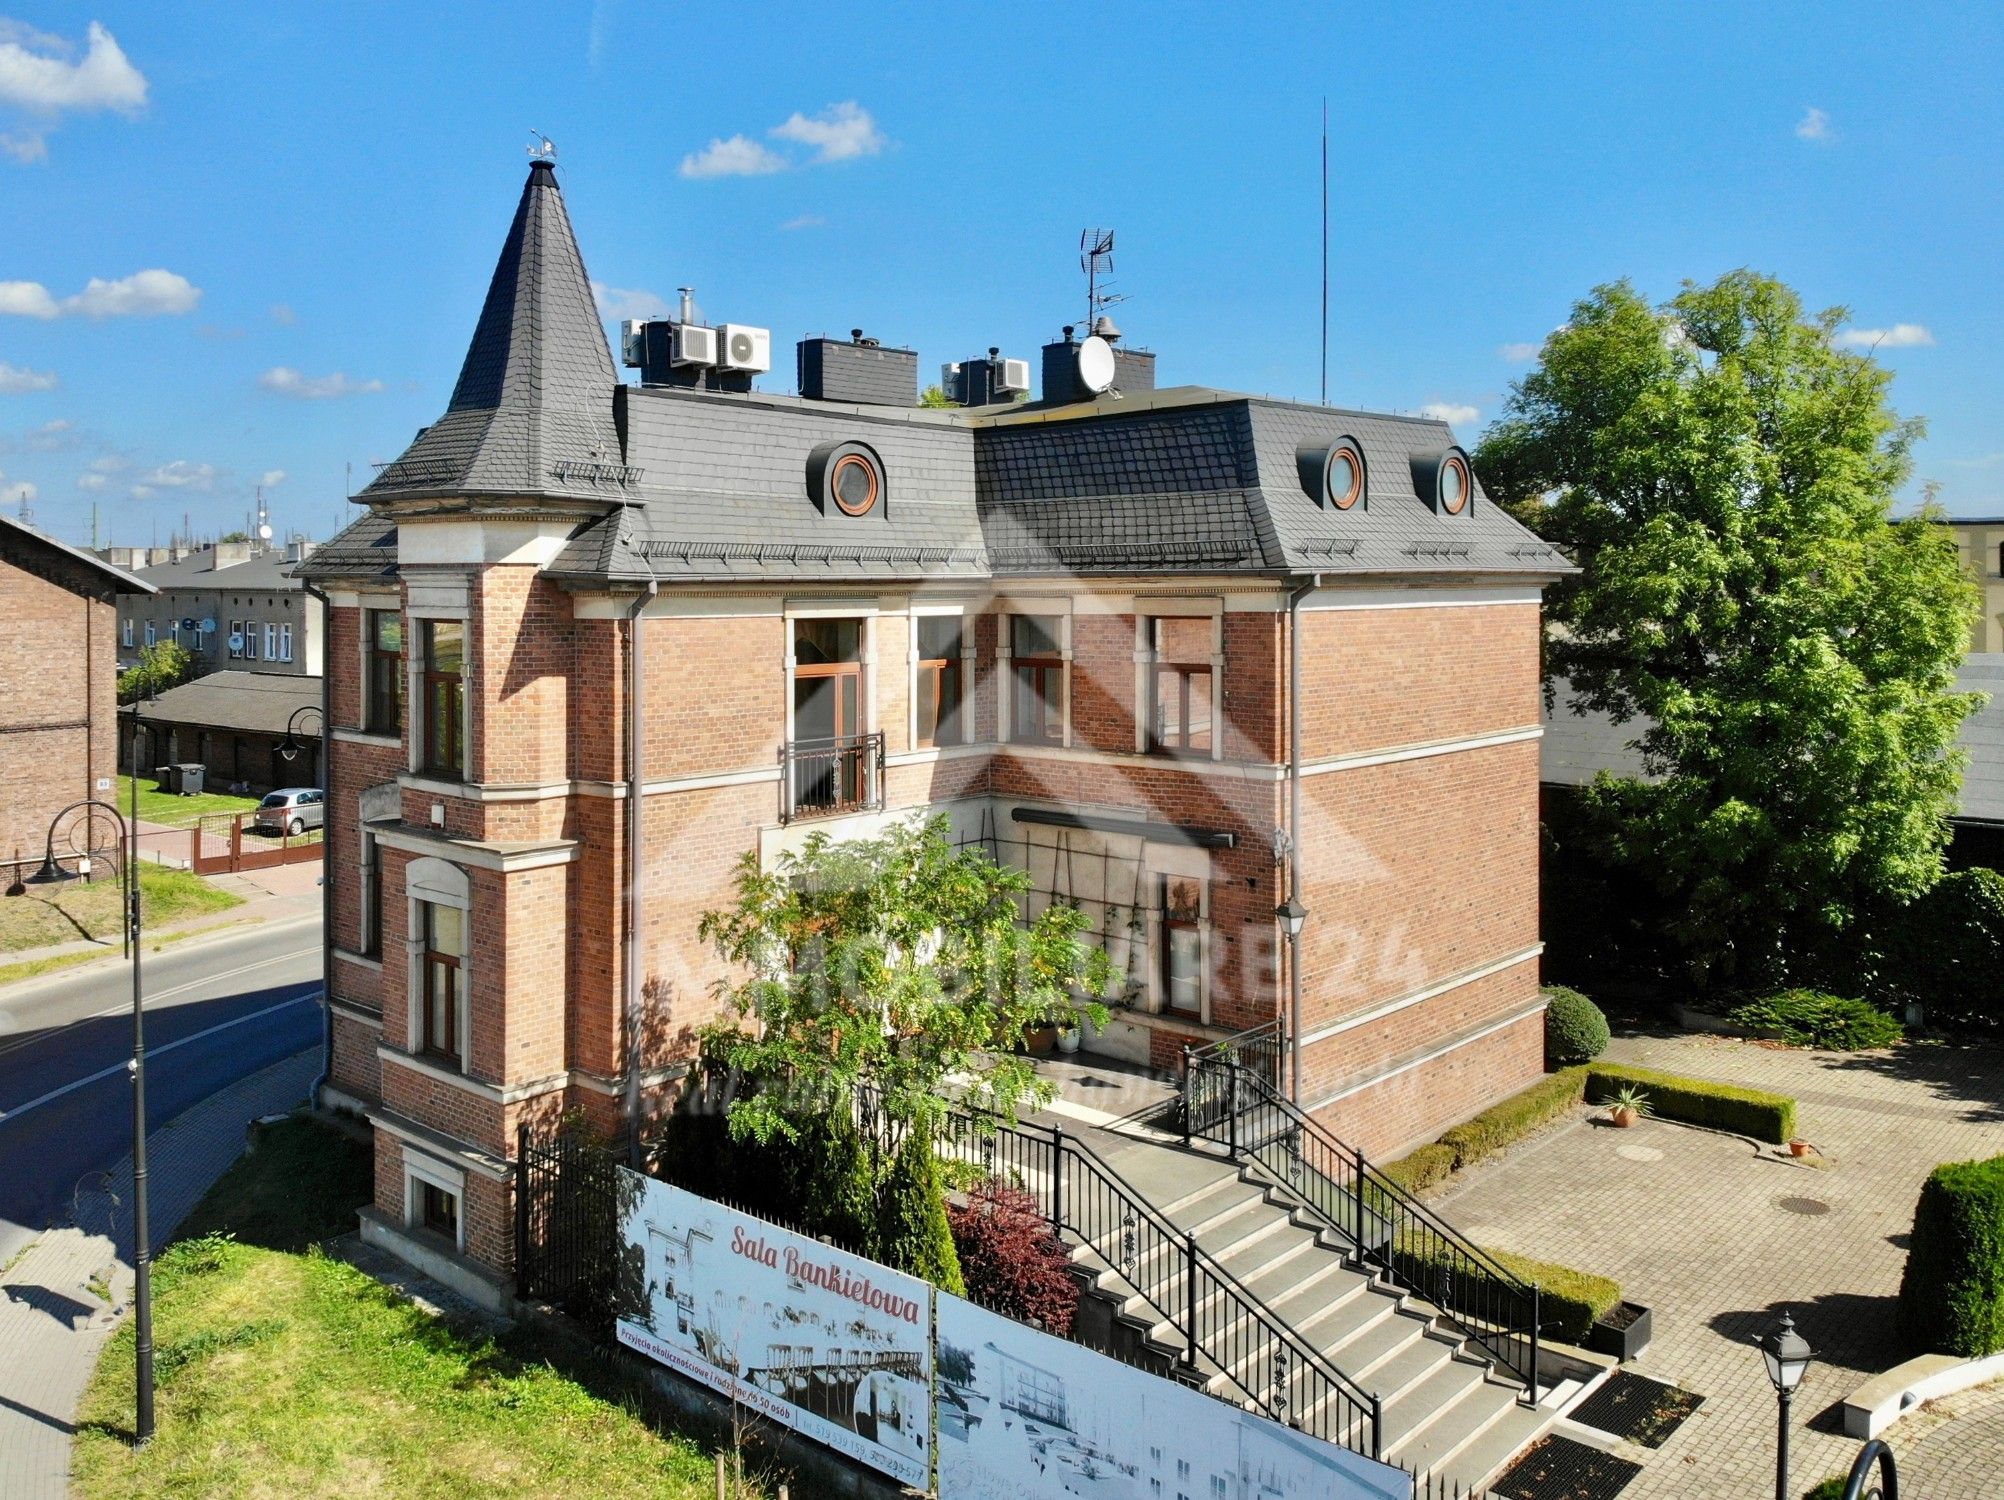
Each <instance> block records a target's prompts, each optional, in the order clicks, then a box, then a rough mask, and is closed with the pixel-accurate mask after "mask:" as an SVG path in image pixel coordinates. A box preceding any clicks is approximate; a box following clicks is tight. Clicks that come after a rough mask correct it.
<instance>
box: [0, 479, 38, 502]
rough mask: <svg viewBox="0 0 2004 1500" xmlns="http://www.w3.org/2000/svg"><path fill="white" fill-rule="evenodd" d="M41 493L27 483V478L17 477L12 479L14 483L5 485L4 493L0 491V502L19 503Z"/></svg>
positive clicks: (30, 499)
mask: <svg viewBox="0 0 2004 1500" xmlns="http://www.w3.org/2000/svg"><path fill="white" fill-rule="evenodd" d="M41 493H42V492H41V491H40V490H38V489H36V488H35V487H34V486H33V485H32V484H30V483H28V481H27V480H25V479H17V480H15V481H14V483H12V484H10V485H8V486H7V488H6V490H5V491H4V493H0V503H5V504H7V505H20V504H22V503H23V502H24V501H32V500H33V499H34V498H35V497H36V496H37V495H39V494H41Z"/></svg>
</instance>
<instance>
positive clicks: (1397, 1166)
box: [1378, 1141, 1454, 1193]
mask: <svg viewBox="0 0 2004 1500" xmlns="http://www.w3.org/2000/svg"><path fill="white" fill-rule="evenodd" d="M1378 1170H1379V1171H1381V1172H1383V1173H1384V1174H1385V1175H1386V1176H1387V1177H1389V1178H1391V1179H1392V1181H1393V1182H1396V1183H1397V1184H1398V1185H1399V1186H1400V1187H1402V1188H1404V1189H1405V1190H1406V1191H1407V1192H1409V1193H1423V1192H1425V1191H1426V1190H1427V1189H1428V1188H1430V1187H1435V1186H1438V1185H1439V1184H1440V1183H1443V1182H1445V1181H1447V1179H1448V1178H1450V1177H1452V1176H1453V1175H1454V1148H1453V1147H1452V1146H1443V1145H1441V1144H1440V1143H1439V1142H1438V1141H1436V1142H1434V1144H1433V1145H1431V1146H1422V1147H1420V1148H1419V1150H1417V1151H1415V1152H1413V1153H1412V1154H1411V1155H1410V1156H1402V1157H1400V1158H1399V1159H1398V1160H1397V1161H1395V1162H1392V1163H1390V1164H1389V1165H1387V1166H1384V1167H1380V1168H1379V1169H1378Z"/></svg>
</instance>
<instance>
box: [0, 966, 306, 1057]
mask: <svg viewBox="0 0 2004 1500" xmlns="http://www.w3.org/2000/svg"><path fill="white" fill-rule="evenodd" d="M320 951H321V950H320V949H319V948H318V947H313V948H299V949H295V950H294V951H293V952H291V953H274V954H273V955H272V956H271V957H270V958H261V959H259V960H258V961H257V962H256V963H253V964H243V965H241V966H239V967H237V968H234V969H224V970H223V971H222V972H221V973H218V974H205V975H203V976H202V977H201V978H200V979H194V980H190V981H189V982H188V983H186V984H177V985H171V986H169V987H168V988H167V989H164V990H153V991H151V992H150V993H148V994H147V996H146V1009H147V1011H148V1012H149V1013H150V1012H151V1011H152V1010H153V1008H154V1005H153V1002H154V1001H156V1000H165V999H166V998H167V997H168V996H170V995H184V994H186V993H187V992H188V991H189V990H199V989H200V988H202V986H203V985H206V984H214V983H215V982H216V981H217V980H219V979H234V978H236V977H237V976H238V975H239V974H253V973H255V972H257V971H258V970H259V969H265V968H269V967H271V965H273V964H282V963H285V962H287V961H289V960H291V959H295V958H306V957H308V956H309V955H312V954H317V953H319V952H320ZM293 983H294V984H311V983H312V981H311V980H310V979H296V980H294V981H293ZM215 998H217V999H218V1000H221V999H224V998H226V997H225V996H221V995H218V996H216V997H215ZM0 1014H4V1013H0ZM131 1014H132V1002H131V1001H129V1000H128V1001H121V1002H120V1003H119V1004H117V1005H112V1006H107V1007H106V1008H105V1009H103V1010H94V1011H92V1012H90V1013H89V1014H88V1015H82V1016H78V1017H77V1018H76V1019H75V1020H74V1021H65V1022H64V1023H63V1024H62V1025H61V1026H45V1027H38V1028H36V1029H35V1030H33V1031H31V1032H30V1033H29V1034H28V1035H27V1036H23V1037H15V1038H14V1039H12V1040H10V1041H4V1042H0V1057H5V1056H6V1055H7V1054H8V1053H9V1052H15V1051H18V1050H20V1049H21V1048H22V1047H26V1046H28V1045H29V1044H31V1043H33V1042H38V1041H44V1040H46V1039H47V1037H48V1035H49V1034H51V1033H54V1032H61V1031H67V1030H68V1029H69V1028H70V1027H72V1026H81V1025H82V1024H83V1023H84V1022H85V1021H102V1020H103V1019H104V1018H105V1017H106V1016H129V1015H131ZM0 1034H4V1033H0Z"/></svg>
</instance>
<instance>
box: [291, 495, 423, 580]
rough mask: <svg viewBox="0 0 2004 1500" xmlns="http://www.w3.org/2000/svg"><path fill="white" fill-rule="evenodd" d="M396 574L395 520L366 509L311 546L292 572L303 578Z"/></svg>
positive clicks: (386, 575)
mask: <svg viewBox="0 0 2004 1500" xmlns="http://www.w3.org/2000/svg"><path fill="white" fill-rule="evenodd" d="M396 574H397V523H396V521H395V520H394V519H393V518H391V517H389V516H386V515H383V514H381V513H380V512H378V511H368V512H366V513H365V514H363V515H362V516H361V518H360V519H358V520H355V521H352V522H350V523H349V524H348V525H347V526H346V527H344V528H342V529H341V530H340V531H338V532H336V533H335V534H334V537H333V539H332V540H331V541H326V542H322V543H321V544H320V545H319V546H318V547H316V548H314V549H313V555H312V556H311V557H309V558H307V559H306V561H305V562H303V563H301V564H299V566H298V568H297V569H295V570H294V574H293V576H294V577H296V578H305V579H314V580H318V579H322V578H352V579H362V580H377V579H390V578H394V577H396Z"/></svg>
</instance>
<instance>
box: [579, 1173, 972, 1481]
mask: <svg viewBox="0 0 2004 1500" xmlns="http://www.w3.org/2000/svg"><path fill="white" fill-rule="evenodd" d="M620 1178H621V1182H622V1185H623V1200H624V1203H625V1205H626V1207H625V1212H624V1216H623V1230H624V1235H623V1238H624V1241H625V1246H626V1259H627V1267H626V1271H625V1274H623V1275H622V1277H621V1294H620V1315H619V1321H618V1330H619V1341H620V1342H621V1343H623V1344H625V1345H626V1346H627V1347H629V1348H631V1349H635V1350H638V1351H639V1352H640V1353H642V1354H645V1355H647V1356H648V1357H649V1358H651V1359H654V1360H658V1361H659V1362H660V1363H662V1364H664V1365H667V1366H668V1367H669V1368H670V1369H673V1370H675V1371H678V1372H679V1373H681V1374H683V1375H686V1376H688V1377H689V1378H691V1379H693V1380H698V1381H701V1382H702V1383H703V1384H704V1385H707V1386H710V1387H711V1388H712V1389H714V1390H717V1391H721V1392H723V1393H724V1394H725V1395H727V1396H729V1397H731V1398H732V1399H734V1400H736V1401H738V1402H740V1403H742V1404H743V1405H744V1406H746V1407H747V1408H749V1409H751V1410H753V1411H756V1412H758V1413H760V1414H761V1415H763V1416H765V1417H768V1418H770V1419H772V1420H773V1421H777V1422H782V1423H785V1424H786V1425H787V1426H789V1427H793V1428H796V1429H797V1430H799V1431H800V1432H802V1433H805V1434H806V1435H807V1436H808V1437H811V1438H813V1439H815V1440H816V1441H818V1442H822V1443H826V1444H827V1445H828V1446H829V1447H831V1448H833V1449H835V1450H836V1451H837V1452H838V1453H842V1454H845V1455H847V1456H848V1457H850V1458H853V1459H856V1460H857V1461H858V1462H860V1463H865V1464H868V1465H869V1466H870V1467H872V1468H874V1469H878V1470H881V1471H882V1472H883V1473H885V1474H888V1475H890V1476H891V1477H892V1478H894V1479H897V1480H899V1481H901V1482H902V1483H905V1484H908V1485H912V1486H914V1487H916V1488H919V1489H924V1488H926V1487H927V1485H928V1484H929V1483H930V1482H931V1468H932V1465H931V1451H930V1450H931V1446H932V1439H931V1431H932V1404H931V1396H932V1314H931V1308H932V1303H931V1294H932V1289H931V1288H930V1287H928V1286H927V1285H926V1284H925V1283H924V1282H923V1281H920V1280H918V1279H917V1278H916V1277H912V1276H907V1275H905V1274H903V1273H902V1272H899V1271H894V1270H892V1269H890V1268H889V1267H888V1266H881V1265H878V1264H877V1263H876V1262H875V1261H869V1260H864V1259H862V1258H860V1257H858V1256H854V1255H849V1254H846V1253H844V1252H843V1251H840V1250H834V1249H831V1248H830V1247H828V1246H827V1245H823V1244H820V1243H818V1242H817V1241H814V1240H811V1239H808V1238H806V1237H805V1236H804V1235H798V1234H794V1233H792V1232H791V1231H789V1230H785V1229H781V1228H779V1227H777V1226H776V1225H772V1224H768V1223H765V1222H764V1221H763V1220H760V1219H755V1218H752V1217H751V1216H750V1215H748V1214H742V1213H738V1212H737V1211H736V1210H734V1209H730V1208H726V1207H724V1206H723V1205H722V1204H720V1203H714V1202H712V1201H710V1200H709V1199H707V1198H699V1197H697V1196H696V1195H695V1194H694V1193H689V1192H685V1191H683V1190H682V1189H681V1188H678V1187H673V1186H671V1185H669V1184H668V1183H665V1182H657V1181H655V1180H653V1179H652V1178H647V1177H642V1176H640V1175H639V1174H638V1173H635V1172H629V1171H626V1170H624V1169H622V1170H621V1173H620Z"/></svg>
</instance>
